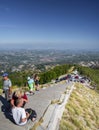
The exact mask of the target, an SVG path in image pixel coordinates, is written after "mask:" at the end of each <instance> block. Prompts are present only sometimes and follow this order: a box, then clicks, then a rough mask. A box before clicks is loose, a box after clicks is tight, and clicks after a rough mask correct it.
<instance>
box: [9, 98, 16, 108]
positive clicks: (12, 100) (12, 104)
mask: <svg viewBox="0 0 99 130" xmlns="http://www.w3.org/2000/svg"><path fill="white" fill-rule="evenodd" d="M10 103H11V106H12V107H15V105H14V99H11V101H10Z"/></svg>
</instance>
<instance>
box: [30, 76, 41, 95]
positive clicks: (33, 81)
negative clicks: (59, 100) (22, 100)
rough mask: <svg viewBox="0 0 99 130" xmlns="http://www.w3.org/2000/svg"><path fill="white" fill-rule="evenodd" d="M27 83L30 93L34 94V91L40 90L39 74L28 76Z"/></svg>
mask: <svg viewBox="0 0 99 130" xmlns="http://www.w3.org/2000/svg"><path fill="white" fill-rule="evenodd" d="M27 80H28V81H27V83H28V87H29V91H30V94H34V91H35V90H36V91H39V76H38V75H37V74H36V75H35V76H33V77H27Z"/></svg>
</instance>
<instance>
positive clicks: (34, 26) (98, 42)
mask: <svg viewBox="0 0 99 130" xmlns="http://www.w3.org/2000/svg"><path fill="white" fill-rule="evenodd" d="M28 44H29V45H28ZM14 45H15V47H18V48H21V47H23V48H24V47H29V48H31V47H33V48H53V49H76V48H77V49H99V0H0V46H1V47H4V46H5V48H6V47H9V48H11V47H13V46H14Z"/></svg>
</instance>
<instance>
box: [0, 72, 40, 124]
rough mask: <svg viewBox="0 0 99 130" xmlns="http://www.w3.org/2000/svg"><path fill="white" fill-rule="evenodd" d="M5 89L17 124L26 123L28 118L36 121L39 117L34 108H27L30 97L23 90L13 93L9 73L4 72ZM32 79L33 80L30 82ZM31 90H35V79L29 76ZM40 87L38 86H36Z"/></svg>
mask: <svg viewBox="0 0 99 130" xmlns="http://www.w3.org/2000/svg"><path fill="white" fill-rule="evenodd" d="M2 76H3V91H4V93H5V98H6V100H7V101H8V102H9V104H10V109H11V112H12V115H13V119H14V121H15V123H16V124H17V125H24V124H26V122H27V120H28V119H31V120H32V121H34V120H35V119H36V117H37V114H36V112H34V111H33V110H32V109H30V110H28V111H27V110H25V108H24V106H25V104H26V103H27V102H28V97H27V95H26V93H25V92H24V91H23V90H16V91H14V92H13V93H12V89H11V86H12V83H11V80H10V79H9V77H8V73H4V74H3V75H2ZM36 78H37V77H36ZM30 80H31V82H29V81H30ZM30 83H31V84H32V85H31V86H32V87H31V86H29V88H30V92H32V91H33V85H34V80H33V79H31V78H30V79H29V78H28V85H30ZM36 89H38V88H36Z"/></svg>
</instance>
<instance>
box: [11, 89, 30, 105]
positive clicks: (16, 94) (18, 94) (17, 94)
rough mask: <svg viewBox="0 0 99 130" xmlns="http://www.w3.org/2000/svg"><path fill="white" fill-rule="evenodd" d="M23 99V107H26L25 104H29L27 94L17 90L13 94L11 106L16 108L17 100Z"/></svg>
mask: <svg viewBox="0 0 99 130" xmlns="http://www.w3.org/2000/svg"><path fill="white" fill-rule="evenodd" d="M19 98H22V99H23V106H22V107H24V106H25V104H26V103H27V102H28V98H27V95H26V94H25V92H23V91H22V90H17V91H15V92H14V93H13V95H12V99H11V106H12V107H14V106H16V100H17V99H19Z"/></svg>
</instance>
